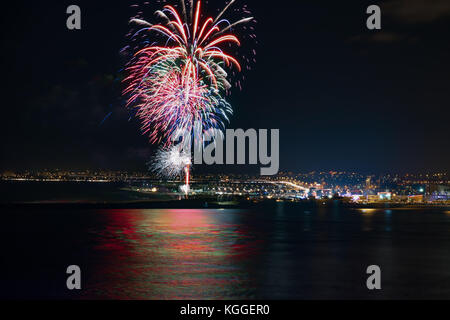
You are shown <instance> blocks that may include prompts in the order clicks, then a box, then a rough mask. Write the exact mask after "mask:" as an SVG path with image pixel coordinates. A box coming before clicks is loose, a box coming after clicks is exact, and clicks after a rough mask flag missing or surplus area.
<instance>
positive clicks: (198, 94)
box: [124, 0, 253, 147]
mask: <svg viewBox="0 0 450 320" xmlns="http://www.w3.org/2000/svg"><path fill="white" fill-rule="evenodd" d="M234 2H235V0H232V1H231V2H230V3H229V4H228V5H227V6H226V7H225V8H224V9H223V10H222V11H221V12H220V13H219V15H218V16H217V17H216V18H215V19H214V18H212V17H210V18H206V19H202V2H201V1H197V2H196V4H194V2H193V1H192V0H190V1H189V18H188V13H187V12H188V11H187V6H188V3H187V2H185V0H181V11H182V14H181V15H180V14H179V13H178V11H177V10H176V9H175V8H174V7H173V6H170V5H166V6H164V8H163V10H159V11H157V12H156V13H157V15H158V16H159V17H160V18H162V19H163V21H164V23H160V24H152V23H149V22H147V21H145V20H143V19H140V18H133V19H131V21H130V23H133V24H136V25H138V26H139V27H140V29H139V30H138V31H137V32H136V33H135V36H137V35H141V34H143V33H145V34H146V35H148V36H149V37H150V36H152V40H154V42H153V43H152V44H149V43H150V42H148V41H147V42H146V43H147V44H146V45H145V46H144V48H141V49H140V50H138V51H137V52H136V53H135V54H134V56H133V58H132V60H131V62H130V64H129V65H128V67H127V72H128V76H127V77H126V79H125V80H124V81H125V82H126V83H127V84H128V86H127V88H126V89H125V90H124V94H125V95H127V96H128V101H127V106H133V107H134V108H135V110H136V116H137V117H138V118H139V119H140V120H141V123H142V131H143V133H144V134H146V135H148V136H149V138H150V142H152V143H162V144H163V145H164V146H166V147H167V146H170V145H171V143H172V142H173V141H174V139H175V138H178V137H179V136H185V135H186V134H188V135H190V134H192V132H193V126H194V123H195V122H199V123H201V124H202V130H201V132H204V131H206V130H209V129H219V130H223V129H224V128H225V123H226V122H228V121H229V119H228V117H229V115H230V114H232V108H231V106H230V104H229V103H228V102H227V101H226V99H225V95H226V93H227V91H228V90H229V89H230V88H231V84H230V82H229V80H228V79H227V78H228V77H229V76H228V72H227V71H225V70H235V71H238V72H239V71H241V69H242V67H241V65H240V63H239V62H238V60H237V59H236V58H235V57H233V56H232V55H230V54H227V53H226V52H225V51H224V49H223V47H224V46H225V45H235V46H240V41H239V39H238V38H237V37H236V36H235V35H233V34H232V33H228V32H229V31H232V29H233V28H234V27H235V26H237V25H240V24H242V23H246V22H249V21H251V20H252V19H253V18H252V17H244V18H242V19H240V20H238V21H237V22H235V23H230V22H229V21H228V20H226V19H224V18H222V16H224V15H225V14H226V13H227V10H228V9H229V8H230V7H231V6H232V5H233V3H234ZM245 12H246V13H247V12H248V11H247V10H245ZM194 138H199V137H194Z"/></svg>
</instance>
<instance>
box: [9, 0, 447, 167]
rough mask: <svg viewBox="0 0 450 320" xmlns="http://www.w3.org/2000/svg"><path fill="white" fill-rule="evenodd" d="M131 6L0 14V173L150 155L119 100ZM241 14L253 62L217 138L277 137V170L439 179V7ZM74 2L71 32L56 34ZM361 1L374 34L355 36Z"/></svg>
mask: <svg viewBox="0 0 450 320" xmlns="http://www.w3.org/2000/svg"><path fill="white" fill-rule="evenodd" d="M173 2H174V4H176V3H177V2H178V1H177V0H173ZM211 2H214V3H217V2H220V1H211ZM134 3H135V1H134V0H133V1H79V0H71V1H57V2H56V1H55V2H50V1H13V2H9V3H7V4H2V14H3V17H2V19H1V24H2V26H1V33H2V59H1V64H2V66H1V71H2V72H1V75H2V80H3V81H2V95H1V97H2V103H1V104H2V116H1V122H2V124H1V130H2V132H1V134H2V135H1V165H0V169H1V170H2V171H4V170H15V169H17V170H23V169H41V168H67V169H68V168H72V169H86V168H91V169H124V170H136V169H139V170H144V169H145V168H146V165H145V163H146V162H147V161H149V160H150V158H151V155H152V152H153V150H154V149H155V148H154V147H152V146H150V145H149V143H148V141H147V138H146V137H144V136H142V135H141V133H140V131H139V123H138V121H137V120H135V119H131V120H130V119H129V118H130V116H129V111H127V109H126V108H125V106H124V99H123V98H122V97H121V90H122V89H123V86H122V84H121V82H120V71H121V69H122V68H123V66H124V63H125V62H126V60H125V59H124V57H123V56H121V55H120V54H119V52H120V50H121V49H122V48H123V47H124V46H125V45H127V44H128V42H127V39H126V37H125V35H126V33H127V32H128V30H129V25H128V20H129V18H130V17H131V16H132V15H134V14H135V13H136V10H135V9H133V8H130V5H132V4H134ZM239 3H247V4H248V7H249V9H250V10H251V11H252V12H253V14H254V16H255V18H256V20H257V24H256V35H257V40H258V44H257V45H256V50H257V56H256V59H257V62H256V64H255V65H254V66H253V70H251V71H249V72H245V77H246V80H245V82H244V85H243V89H242V91H240V90H239V89H234V90H233V92H232V95H231V96H230V97H229V101H230V102H231V104H232V105H233V107H234V112H235V113H234V115H233V116H232V118H231V123H230V124H229V125H228V127H229V128H243V129H247V128H255V129H259V128H263V129H272V128H274V129H275V128H276V129H280V139H281V140H280V144H281V150H280V166H281V169H282V170H290V171H294V172H298V171H301V172H304V171H310V170H331V169H333V170H352V171H359V172H363V173H382V172H419V171H435V170H447V171H448V170H449V169H450V143H449V141H450V126H449V123H450V122H449V119H450V111H449V110H450V109H449V107H450V57H449V55H450V41H449V39H450V36H449V34H450V1H446V0H442V1H441V0H436V1H427V0H393V1H370V2H367V1H353V2H352V1H345V2H344V1H261V0H259V1H258V0H238V4H237V5H239ZM344 3H345V4H344ZM71 4H77V5H79V6H80V7H81V10H82V30H81V31H69V30H67V28H66V19H67V14H66V8H67V7H68V6H69V5H71ZM369 4H378V5H380V7H381V9H382V30H381V31H370V30H368V29H367V28H366V19H367V17H368V15H367V14H366V13H365V12H366V8H367V6H368V5H369ZM158 8H159V7H157V6H155V9H158ZM206 10H207V9H206ZM214 13H215V11H214V12H211V13H210V14H211V15H212V14H214ZM238 18H239V17H238ZM152 19H153V18H152V17H148V20H150V21H151V20H152ZM237 34H238V35H239V32H237ZM109 114H110V116H109V117H107V115H109ZM105 117H107V118H105ZM256 168H259V166H256ZM212 170H219V171H227V170H228V168H227V167H223V166H222V167H220V168H219V169H217V168H215V169H212Z"/></svg>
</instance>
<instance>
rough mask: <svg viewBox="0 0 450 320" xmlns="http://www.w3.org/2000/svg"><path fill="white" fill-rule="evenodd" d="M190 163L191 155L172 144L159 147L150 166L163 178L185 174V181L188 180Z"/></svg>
mask: <svg viewBox="0 0 450 320" xmlns="http://www.w3.org/2000/svg"><path fill="white" fill-rule="evenodd" d="M190 165H191V155H190V154H189V153H188V152H185V151H183V150H182V149H181V147H179V146H172V147H170V148H165V147H162V148H160V149H159V150H158V151H157V153H156V156H155V158H154V159H153V162H152V163H151V165H150V168H151V170H152V171H153V172H155V173H156V174H157V175H158V176H160V177H164V178H171V179H173V178H179V177H182V175H183V174H185V176H186V181H188V179H189V178H188V176H189V169H190Z"/></svg>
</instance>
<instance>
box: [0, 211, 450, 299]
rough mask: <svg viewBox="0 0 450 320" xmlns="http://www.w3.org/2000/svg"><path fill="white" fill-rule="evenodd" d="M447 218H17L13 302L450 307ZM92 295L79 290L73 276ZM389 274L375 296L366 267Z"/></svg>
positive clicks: (86, 214)
mask: <svg viewBox="0 0 450 320" xmlns="http://www.w3.org/2000/svg"><path fill="white" fill-rule="evenodd" d="M448 212H449V211H448V208H431V207H430V208H415V209H408V210H403V209H397V208H377V209H375V208H370V207H369V208H362V209H358V208H346V207H343V206H339V205H332V206H313V205H311V204H295V203H294V204H291V203H273V204H270V203H268V204H266V203H265V204H264V205H263V206H259V207H255V208H252V209H242V210H230V209H225V210H220V209H219V210H205V209H193V210H186V209H172V210H160V209H152V210H143V209H126V210H117V209H104V210H99V209H89V208H83V207H78V206H74V207H70V206H69V207H65V208H64V210H61V209H59V208H54V209H48V208H45V207H43V208H41V207H31V208H30V207H25V208H20V207H19V208H17V209H16V211H13V210H11V211H10V212H7V213H5V214H3V215H2V217H3V221H2V223H4V225H5V226H12V227H11V228H5V229H4V232H5V235H6V236H7V238H8V239H10V240H12V241H13V242H12V243H8V246H6V250H7V252H6V255H5V256H10V257H11V258H9V259H6V262H5V263H6V266H7V269H8V270H9V273H8V275H11V276H9V278H8V279H6V280H7V283H6V286H5V288H6V289H5V290H3V292H6V293H8V294H10V293H11V292H13V294H14V295H15V296H16V297H19V298H21V297H25V298H64V299H80V298H92V299H252V298H256V299H355V298H356V299H359V298H367V299H372V298H380V299H391V298H396V299H408V298H435V299H442V298H447V299H448V298H450V281H449V279H450V268H449V267H448V266H449V265H450V255H449V254H448V252H449V248H450V215H449V214H448ZM71 264H76V265H79V266H80V267H81V269H82V277H83V284H82V286H83V289H82V290H81V291H79V292H73V291H70V292H69V291H68V290H67V288H66V286H65V283H66V280H67V278H66V273H65V270H66V269H67V266H68V265H71ZM372 264H376V265H379V266H380V267H381V270H382V288H383V289H382V290H381V291H380V292H376V293H374V292H369V291H368V290H367V288H366V286H365V283H366V279H367V278H366V276H367V275H366V268H367V266H369V265H372Z"/></svg>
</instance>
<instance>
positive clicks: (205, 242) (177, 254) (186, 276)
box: [85, 209, 257, 299]
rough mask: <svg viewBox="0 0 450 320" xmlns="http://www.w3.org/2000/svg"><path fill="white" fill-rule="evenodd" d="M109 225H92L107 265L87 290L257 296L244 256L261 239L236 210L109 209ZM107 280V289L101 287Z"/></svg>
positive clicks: (157, 295)
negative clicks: (241, 222) (248, 230)
mask: <svg viewBox="0 0 450 320" xmlns="http://www.w3.org/2000/svg"><path fill="white" fill-rule="evenodd" d="M103 213H104V214H106V215H107V216H108V219H107V221H108V225H107V226H105V228H104V229H103V230H101V231H97V232H95V231H92V232H93V233H94V235H95V239H96V241H98V243H97V244H96V246H95V248H94V250H96V251H100V252H101V253H102V255H103V258H102V259H103V260H102V261H99V262H100V263H102V264H104V267H102V266H101V265H100V266H97V268H96V269H97V270H98V272H97V273H95V274H92V275H91V279H93V282H92V283H91V285H90V288H92V289H87V290H86V291H85V294H86V295H87V296H94V297H95V296H96V295H98V296H101V297H103V298H104V297H105V295H106V296H109V297H114V296H116V295H117V296H118V297H121V296H123V295H124V294H125V295H126V296H127V297H130V298H156V299H190V298H197V297H203V298H205V297H207V298H208V299H226V298H231V297H235V296H236V295H244V296H248V297H251V296H252V292H251V288H252V286H251V284H250V283H249V277H248V274H247V273H246V271H245V269H243V268H242V267H241V266H240V263H239V262H240V261H241V260H243V259H245V257H246V256H247V255H248V254H249V253H250V252H251V251H254V250H257V246H255V244H256V241H255V239H252V238H251V237H249V236H248V235H246V233H245V228H244V227H243V226H240V225H238V224H236V222H237V221H236V219H237V218H238V216H236V215H235V214H234V213H235V212H233V211H230V210H228V211H227V212H224V211H219V210H185V209H183V210H180V209H177V210H108V211H104V212H103ZM103 282H105V283H106V282H107V283H108V285H107V288H108V290H107V291H101V290H95V289H93V288H101V287H103V286H102V283H103Z"/></svg>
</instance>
